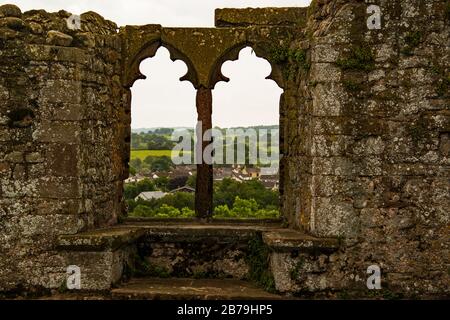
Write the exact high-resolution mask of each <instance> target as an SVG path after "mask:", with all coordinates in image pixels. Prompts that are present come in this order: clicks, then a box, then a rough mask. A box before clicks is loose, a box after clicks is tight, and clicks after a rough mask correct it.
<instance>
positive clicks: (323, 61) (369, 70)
mask: <svg viewBox="0 0 450 320" xmlns="http://www.w3.org/2000/svg"><path fill="white" fill-rule="evenodd" d="M366 2H367V1H366ZM366 2H364V1H337V0H336V1H313V3H312V5H311V6H310V11H309V20H308V27H307V28H308V30H307V32H308V36H309V39H310V40H311V42H310V50H311V51H310V53H311V61H312V62H311V69H310V72H309V74H308V88H307V89H306V91H305V93H306V94H307V96H306V97H305V98H306V99H307V103H306V105H304V109H301V110H304V112H306V113H307V114H308V115H309V117H310V118H309V119H308V123H307V124H304V127H305V129H304V130H306V131H307V132H308V134H309V135H310V136H309V139H311V140H309V141H308V143H307V144H302V145H303V146H306V147H307V153H306V159H304V158H301V161H300V162H301V163H302V164H301V165H300V166H297V168H304V167H307V168H308V169H307V170H306V171H305V172H303V171H299V170H297V171H296V170H293V171H294V172H297V174H300V176H301V177H302V178H301V180H302V181H307V183H306V184H304V185H303V187H302V192H301V193H300V197H298V196H297V197H298V198H297V200H299V201H300V203H301V209H302V211H300V212H299V214H300V219H296V221H298V222H300V226H302V227H303V229H304V230H307V231H308V232H310V233H312V234H314V235H316V236H320V237H324V236H332V237H341V238H342V239H343V240H344V241H343V243H344V247H345V249H344V250H343V253H342V255H340V256H339V255H336V256H333V257H332V259H331V260H332V261H331V262H332V263H331V264H332V265H333V267H332V268H331V271H330V272H329V274H328V284H330V287H332V288H335V289H336V288H338V287H341V288H352V287H359V288H361V289H363V288H365V280H366V278H367V275H366V274H365V272H366V269H367V267H368V266H370V265H372V264H376V265H379V266H380V267H381V268H382V272H383V281H384V282H383V283H384V286H385V288H386V286H387V287H389V288H392V289H396V290H398V291H399V292H402V293H405V294H414V293H418V292H422V293H424V292H425V293H429V294H431V293H443V292H447V294H448V283H449V266H450V264H449V263H450V261H449V257H450V254H449V253H450V252H449V246H450V243H449V242H450V237H449V222H450V196H449V195H450V192H449V189H450V183H449V182H450V175H449V131H450V127H449V125H450V113H449V112H450V108H449V106H450V103H449V102H450V100H449V98H450V97H449V85H450V82H449V76H450V73H449V71H450V70H449V67H450V65H449V61H450V59H449V53H450V50H449V48H450V46H449V43H450V27H449V23H450V22H449V21H450V16H449V12H450V11H449V10H450V9H449V5H450V4H449V1H413V0H402V1H391V0H390V1H383V0H381V1H368V3H366ZM371 3H373V4H376V5H378V6H379V7H380V8H381V17H382V19H381V29H379V30H369V29H368V27H367V19H368V17H369V16H370V14H369V13H367V7H368V6H369V5H370V4H371ZM302 112H303V111H300V113H302ZM300 125H301V122H300ZM299 139H302V137H300V138H299ZM309 143H310V144H309ZM287 197H288V198H291V201H293V200H292V199H294V198H296V197H293V195H292V194H289V195H288V196H287ZM303 210H304V211H303ZM325 260H326V261H328V262H330V260H329V259H328V258H327V259H325ZM336 279H341V280H340V281H337V280H336ZM324 281H325V282H324V283H322V284H323V285H324V286H326V284H325V283H327V281H326V280H324Z"/></svg>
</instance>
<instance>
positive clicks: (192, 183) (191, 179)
mask: <svg viewBox="0 0 450 320" xmlns="http://www.w3.org/2000/svg"><path fill="white" fill-rule="evenodd" d="M196 184H197V175H196V174H193V175H192V176H189V178H188V179H187V181H186V185H187V186H189V187H191V188H194V189H195V186H196Z"/></svg>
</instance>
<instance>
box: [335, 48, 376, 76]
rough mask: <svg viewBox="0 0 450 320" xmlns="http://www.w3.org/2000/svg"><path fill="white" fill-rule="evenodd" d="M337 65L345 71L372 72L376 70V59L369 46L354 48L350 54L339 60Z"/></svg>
mask: <svg viewBox="0 0 450 320" xmlns="http://www.w3.org/2000/svg"><path fill="white" fill-rule="evenodd" d="M336 64H337V65H338V66H339V67H340V68H341V69H343V70H360V71H372V70H373V69H375V57H374V55H373V53H372V49H371V48H370V47H369V46H368V45H361V46H354V47H352V48H351V50H350V54H349V55H348V56H347V57H345V58H340V59H338V60H337V62H336Z"/></svg>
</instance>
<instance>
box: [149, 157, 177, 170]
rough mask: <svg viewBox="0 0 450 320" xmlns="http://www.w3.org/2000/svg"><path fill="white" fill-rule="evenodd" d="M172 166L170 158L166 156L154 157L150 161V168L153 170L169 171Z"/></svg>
mask: <svg viewBox="0 0 450 320" xmlns="http://www.w3.org/2000/svg"><path fill="white" fill-rule="evenodd" d="M172 166H173V163H172V159H170V158H169V157H167V156H163V157H156V158H155V159H154V160H153V161H152V163H151V168H152V170H153V171H159V172H162V171H169V170H170V169H171V168H172Z"/></svg>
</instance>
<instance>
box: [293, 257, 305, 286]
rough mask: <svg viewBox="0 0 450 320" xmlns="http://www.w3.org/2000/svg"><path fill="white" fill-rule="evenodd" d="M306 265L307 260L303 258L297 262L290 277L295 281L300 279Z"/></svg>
mask: <svg viewBox="0 0 450 320" xmlns="http://www.w3.org/2000/svg"><path fill="white" fill-rule="evenodd" d="M304 265H305V260H303V258H301V259H300V260H299V261H297V263H296V264H295V267H294V268H293V269H292V270H291V272H290V277H291V280H292V281H295V280H297V279H298V277H299V275H300V271H301V270H302V269H303V266H304Z"/></svg>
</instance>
